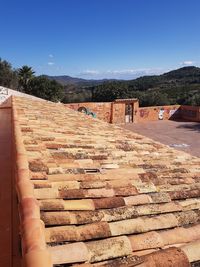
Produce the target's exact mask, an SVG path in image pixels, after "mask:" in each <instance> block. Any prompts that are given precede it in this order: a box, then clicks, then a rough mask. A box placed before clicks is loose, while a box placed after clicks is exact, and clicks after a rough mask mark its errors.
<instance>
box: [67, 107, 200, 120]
mask: <svg viewBox="0 0 200 267" xmlns="http://www.w3.org/2000/svg"><path fill="white" fill-rule="evenodd" d="M65 106H67V107H69V108H72V109H74V110H78V108H80V107H85V108H87V109H89V110H90V111H91V112H93V113H95V114H96V117H97V118H98V119H100V120H103V121H105V122H109V123H115V124H122V123H125V102H99V103H95V102H84V103H72V104H65ZM133 118H134V120H133V121H134V123H137V122H146V121H157V120H179V119H183V120H188V121H200V107H192V106H180V105H171V106H154V107H142V108H139V107H138V102H136V103H134V110H133Z"/></svg>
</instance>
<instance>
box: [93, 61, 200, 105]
mask: <svg viewBox="0 0 200 267" xmlns="http://www.w3.org/2000/svg"><path fill="white" fill-rule="evenodd" d="M92 91H93V99H92V100H93V101H112V100H114V99H116V98H131V97H137V98H139V100H140V105H141V106H151V105H168V104H185V105H200V68H198V67H194V66H191V67H183V68H180V69H177V70H173V71H170V72H167V73H164V74H162V75H154V76H143V77H140V78H137V79H135V80H130V81H114V82H107V83H103V84H101V85H98V86H94V87H93V88H92Z"/></svg>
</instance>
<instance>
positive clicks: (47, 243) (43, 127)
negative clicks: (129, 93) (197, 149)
mask: <svg viewBox="0 0 200 267" xmlns="http://www.w3.org/2000/svg"><path fill="white" fill-rule="evenodd" d="M12 105H13V125H14V138H15V146H16V147H17V149H16V150H17V151H16V165H17V169H16V170H17V171H16V187H17V191H18V197H19V202H20V204H19V210H20V216H21V227H22V244H23V251H24V252H23V253H24V258H25V260H26V261H27V264H28V265H27V266H28V267H29V266H31V267H32V265H31V264H32V263H33V262H34V260H35V262H36V263H37V264H36V265H33V266H34V267H35V266H39V265H38V262H37V259H35V258H34V257H37V258H38V259H39V258H40V255H42V256H41V261H40V262H42V261H43V260H44V257H46V258H47V261H46V263H44V266H45V267H46V266H51V263H50V262H48V260H49V256H48V253H50V255H51V257H52V261H53V263H54V264H61V266H62V264H69V265H67V266H83V267H89V266H94V267H100V266H102V267H113V266H119V267H125V266H127V267H129V266H138V267H153V266H155V267H156V266H163V267H168V266H169V267H172V266H174V267H175V266H176V267H179V266H180V267H188V266H190V263H189V262H194V261H199V260H200V254H199V251H200V244H199V240H200V229H199V225H200V224H199V219H200V211H199V210H200V168H199V164H200V160H199V159H198V158H195V157H192V156H190V155H189V154H186V153H183V152H180V151H176V150H174V149H172V148H169V147H167V146H165V145H162V144H159V143H157V142H154V141H152V140H150V139H148V138H146V137H143V136H140V135H137V134H135V133H132V132H129V131H127V130H124V129H121V128H120V127H118V126H116V125H109V124H106V123H103V122H101V121H99V120H97V119H92V118H89V117H86V116H85V115H83V114H80V113H76V112H74V111H71V110H69V109H67V108H65V107H64V106H63V105H62V104H55V103H50V102H40V101H34V102H33V101H32V100H28V99H23V98H13V103H12ZM39 209H40V210H39ZM41 220H42V221H43V222H44V225H43V224H42V223H41ZM44 226H45V227H44ZM36 237H38V238H36ZM172 246H173V247H172ZM46 248H48V252H47V249H46ZM41 251H42V252H41ZM40 253H41V254H40ZM43 262H44V261H43ZM45 264H46V265H45Z"/></svg>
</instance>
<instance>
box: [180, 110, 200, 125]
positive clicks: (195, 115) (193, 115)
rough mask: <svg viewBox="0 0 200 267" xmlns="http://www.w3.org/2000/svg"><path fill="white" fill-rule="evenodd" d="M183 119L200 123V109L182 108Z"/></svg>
mask: <svg viewBox="0 0 200 267" xmlns="http://www.w3.org/2000/svg"><path fill="white" fill-rule="evenodd" d="M181 118H182V119H184V120H188V121H197V122H198V121H199V122H200V107H193V106H181Z"/></svg>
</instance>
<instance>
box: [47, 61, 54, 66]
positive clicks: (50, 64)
mask: <svg viewBox="0 0 200 267" xmlns="http://www.w3.org/2000/svg"><path fill="white" fill-rule="evenodd" d="M47 64H48V65H49V66H53V65H54V64H55V63H54V62H48V63H47Z"/></svg>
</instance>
